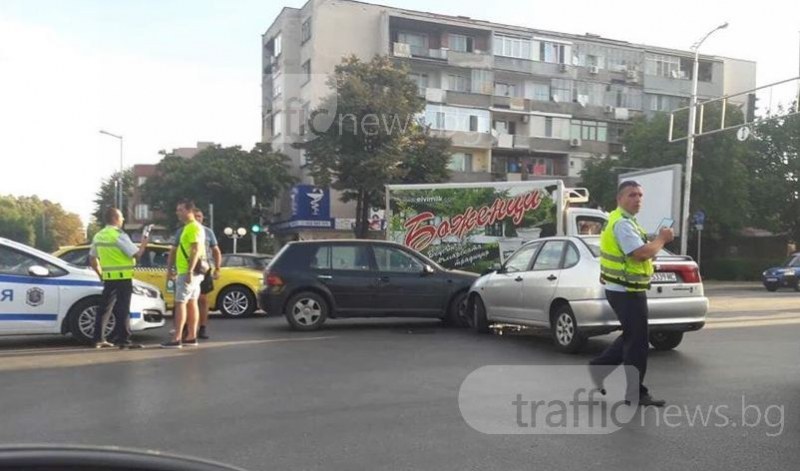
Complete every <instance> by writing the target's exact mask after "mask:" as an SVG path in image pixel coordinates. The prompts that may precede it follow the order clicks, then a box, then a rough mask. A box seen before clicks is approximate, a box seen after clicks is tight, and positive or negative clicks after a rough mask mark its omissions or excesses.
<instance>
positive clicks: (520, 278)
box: [514, 276, 522, 281]
mask: <svg viewBox="0 0 800 471" xmlns="http://www.w3.org/2000/svg"><path fill="white" fill-rule="evenodd" d="M514 281H522V277H521V276H518V277H516V278H514Z"/></svg>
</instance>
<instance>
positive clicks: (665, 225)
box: [658, 218, 675, 231]
mask: <svg viewBox="0 0 800 471" xmlns="http://www.w3.org/2000/svg"><path fill="white" fill-rule="evenodd" d="M673 225H675V220H674V219H672V218H664V219H662V220H661V223H659V224H658V230H659V231H660V230H661V229H670V228H672V226H673Z"/></svg>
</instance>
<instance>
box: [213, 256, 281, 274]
mask: <svg viewBox="0 0 800 471" xmlns="http://www.w3.org/2000/svg"><path fill="white" fill-rule="evenodd" d="M272 258H273V256H272V255H269V254H263V253H226V254H223V255H222V266H223V267H239V268H251V269H253V270H258V271H259V272H261V271H264V269H265V268H267V265H269V262H270V261H272Z"/></svg>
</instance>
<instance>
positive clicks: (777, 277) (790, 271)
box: [761, 252, 800, 291]
mask: <svg viewBox="0 0 800 471" xmlns="http://www.w3.org/2000/svg"><path fill="white" fill-rule="evenodd" d="M798 280H800V252H797V253H793V254H792V255H790V256H789V258H787V259H786V261H785V262H783V265H781V266H779V267H772V268H767V269H766V270H764V273H762V274H761V282H762V283H764V287H765V288H767V291H777V290H778V288H793V289H794V290H795V291H800V283H798Z"/></svg>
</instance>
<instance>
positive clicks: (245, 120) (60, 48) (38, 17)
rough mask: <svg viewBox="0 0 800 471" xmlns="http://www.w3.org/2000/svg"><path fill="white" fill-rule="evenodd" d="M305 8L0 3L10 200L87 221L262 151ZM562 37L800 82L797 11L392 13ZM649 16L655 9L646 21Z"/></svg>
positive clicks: (495, 4) (0, 103)
mask: <svg viewBox="0 0 800 471" xmlns="http://www.w3.org/2000/svg"><path fill="white" fill-rule="evenodd" d="M304 3H305V0H259V1H256V0H218V1H212V0H184V1H180V0H113V1H111V0H0V145H2V147H0V149H2V150H0V194H12V195H38V196H40V197H42V198H47V199H50V200H52V201H55V202H59V203H61V204H62V205H63V206H64V207H65V208H66V209H67V210H68V211H72V212H75V213H77V214H78V215H80V216H81V218H82V219H83V221H84V222H88V220H89V215H90V214H91V212H92V210H93V205H94V203H93V199H94V194H95V193H96V191H97V190H98V188H99V186H100V182H101V180H102V179H103V178H106V177H108V176H109V175H110V174H111V173H112V172H114V171H116V170H118V169H119V143H118V141H117V140H115V139H113V138H111V137H108V136H105V135H101V134H100V133H99V131H100V129H105V130H108V131H110V132H112V133H115V134H120V135H122V136H123V137H124V149H123V159H124V165H125V166H126V167H127V166H130V165H133V164H134V163H157V162H158V160H159V159H160V155H159V154H158V152H159V151H160V150H172V149H173V148H177V147H191V146H194V145H195V143H196V142H197V141H213V142H217V143H220V144H222V145H225V146H229V145H241V146H242V147H244V148H247V149H249V148H251V147H252V146H253V145H254V144H255V143H256V142H258V141H259V140H260V138H261V134H260V121H261V111H260V106H261V34H262V33H263V32H264V31H266V29H267V28H268V27H269V25H270V24H271V23H272V21H273V20H274V19H275V17H276V16H277V15H278V14H279V13H280V10H281V9H282V8H283V7H287V6H288V7H295V8H299V7H301V6H302V5H303V4H304ZM375 3H380V4H383V5H390V6H395V7H402V8H408V9H412V10H422V11H430V12H434V13H442V14H449V15H464V16H469V17H471V18H473V19H482V20H489V21H495V22H499V23H505V24H512V25H520V26H526V27H532V28H539V29H544V30H552V31H561V32H566V33H574V34H584V33H587V32H588V33H594V34H599V35H602V36H604V37H608V38H613V39H620V40H626V41H630V42H636V43H644V44H650V45H655V46H662V47H670V48H676V49H688V48H689V47H690V46H691V45H692V43H694V42H695V41H696V40H697V39H699V38H700V37H701V36H702V35H703V34H705V32H707V31H708V30H710V29H712V28H714V27H715V26H717V25H719V24H721V23H723V22H725V21H728V22H729V23H730V26H729V27H728V28H727V29H726V30H723V31H719V32H717V33H715V34H714V36H712V37H711V38H709V39H708V40H707V41H706V42H705V44H704V45H703V48H702V50H701V52H702V53H706V54H713V55H720V56H727V57H735V58H740V59H748V60H754V61H756V62H757V83H758V84H759V85H762V84H767V83H772V82H776V81H779V80H783V79H788V78H791V77H796V76H798V75H800V64H798V61H799V59H798V58H800V2H799V1H797V0H761V1H759V2H752V1H748V2H743V1H738V0H735V1H719V0H713V1H710V0H709V1H703V2H699V1H697V0H669V1H668V2H654V1H647V2H643V1H641V0H613V1H612V0H570V1H569V2H551V1H547V2H545V1H540V0H533V1H531V0H492V1H487V0H439V1H437V2H430V1H429V0H407V1H399V0H383V1H380V2H375ZM644 5H646V6H647V7H646V8H645V7H644Z"/></svg>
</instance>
